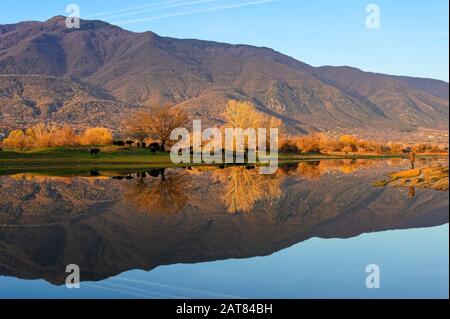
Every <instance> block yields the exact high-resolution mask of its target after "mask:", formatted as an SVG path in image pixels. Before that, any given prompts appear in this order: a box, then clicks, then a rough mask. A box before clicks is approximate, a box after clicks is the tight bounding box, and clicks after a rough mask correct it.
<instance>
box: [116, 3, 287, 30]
mask: <svg viewBox="0 0 450 319" xmlns="http://www.w3.org/2000/svg"><path fill="white" fill-rule="evenodd" d="M276 1H279V0H260V1H252V2H246V3H239V4H233V5H226V6H220V7H214V8H205V9H198V10H192V11H186V12H179V13H171V14H165V15H160V16H153V17H147V18H140V19H133V20H126V21H120V22H116V24H118V25H120V24H122V25H123V24H133V23H140V22H145V21H151V20H159V19H164V18H171V17H180V16H186V15H191V14H199V13H207V12H213V11H221V10H227V9H235V8H241V7H248V6H254V5H259V4H265V3H271V2H276Z"/></svg>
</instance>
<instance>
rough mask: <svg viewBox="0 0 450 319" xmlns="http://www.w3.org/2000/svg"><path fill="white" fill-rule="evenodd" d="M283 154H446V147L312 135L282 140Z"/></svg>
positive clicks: (280, 144)
mask: <svg viewBox="0 0 450 319" xmlns="http://www.w3.org/2000/svg"><path fill="white" fill-rule="evenodd" d="M279 149H280V152H283V153H324V154H327V153H328V154H329V153H345V154H355V153H360V154H361V153H370V154H399V153H404V152H410V151H413V152H416V153H447V152H448V146H442V145H441V146H440V145H437V144H431V143H419V144H406V143H398V142H385V143H382V142H376V141H368V140H363V139H359V138H357V137H355V136H353V135H342V136H340V137H339V138H336V137H332V136H330V135H328V134H326V133H313V134H310V135H305V136H297V137H290V138H285V139H282V140H281V141H280V143H279Z"/></svg>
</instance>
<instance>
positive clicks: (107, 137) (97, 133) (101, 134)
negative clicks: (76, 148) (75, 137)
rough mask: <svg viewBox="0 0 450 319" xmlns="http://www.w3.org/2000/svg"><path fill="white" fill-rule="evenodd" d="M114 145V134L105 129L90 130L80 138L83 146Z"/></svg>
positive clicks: (95, 128)
mask: <svg viewBox="0 0 450 319" xmlns="http://www.w3.org/2000/svg"><path fill="white" fill-rule="evenodd" d="M111 143H112V133H111V131H110V130H109V129H107V128H104V127H94V128H88V129H86V131H85V132H84V133H83V135H81V136H80V144H81V145H108V144H111Z"/></svg>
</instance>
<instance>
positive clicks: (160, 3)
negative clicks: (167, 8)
mask: <svg viewBox="0 0 450 319" xmlns="http://www.w3.org/2000/svg"><path fill="white" fill-rule="evenodd" d="M180 1H182V0H171V1H161V2H157V3H147V4H142V5H139V6H134V7H128V8H123V9H118V10H111V11H104V12H99V13H95V14H92V15H89V16H86V17H84V18H86V19H89V18H94V17H101V16H106V15H110V14H116V13H123V12H128V11H132V10H137V9H142V8H148V7H157V6H162V5H168V4H171V3H177V2H180Z"/></svg>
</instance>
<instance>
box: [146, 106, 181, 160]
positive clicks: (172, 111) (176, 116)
mask: <svg viewBox="0 0 450 319" xmlns="http://www.w3.org/2000/svg"><path fill="white" fill-rule="evenodd" d="M150 117H151V120H150V121H151V125H150V133H151V135H153V136H154V137H156V138H157V139H158V140H159V141H160V143H161V151H163V152H164V151H165V147H166V144H167V142H168V141H169V140H170V133H171V132H172V131H173V130H174V129H176V128H179V127H184V126H186V125H187V124H188V121H189V116H188V115H187V114H186V112H184V111H183V110H182V109H180V108H179V107H176V106H173V105H166V106H154V107H151V108H150Z"/></svg>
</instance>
